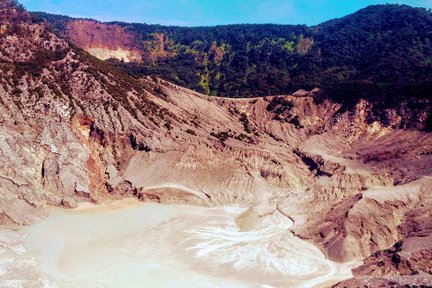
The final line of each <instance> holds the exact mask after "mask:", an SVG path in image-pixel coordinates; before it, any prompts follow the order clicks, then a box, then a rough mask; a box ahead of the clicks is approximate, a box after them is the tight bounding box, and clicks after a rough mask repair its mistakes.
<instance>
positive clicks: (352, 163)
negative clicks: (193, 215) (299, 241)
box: [0, 1, 432, 285]
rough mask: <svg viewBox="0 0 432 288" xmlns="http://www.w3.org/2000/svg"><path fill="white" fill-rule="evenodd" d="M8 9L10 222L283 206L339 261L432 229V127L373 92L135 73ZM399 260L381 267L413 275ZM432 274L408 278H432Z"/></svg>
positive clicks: (3, 202)
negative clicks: (218, 84) (271, 90)
mask: <svg viewBox="0 0 432 288" xmlns="http://www.w3.org/2000/svg"><path fill="white" fill-rule="evenodd" d="M0 9H1V14H0V22H1V23H0V24H1V25H0V26H1V27H2V29H1V30H2V31H1V35H0V67H1V69H0V71H1V74H0V83H1V85H0V112H1V113H0V115H1V118H0V123H1V125H0V160H1V161H0V173H1V174H0V225H1V226H2V227H15V226H17V225H26V224H31V223H33V222H35V221H37V219H38V218H39V217H43V215H44V213H45V212H44V211H46V208H47V206H63V207H74V206H75V205H76V203H77V202H103V201H107V200H109V199H118V198H120V197H124V196H134V197H136V198H138V199H141V200H143V201H157V202H186V203H190V204H199V205H226V204H238V205H245V206H250V207H253V208H252V209H251V210H250V211H251V212H250V214H252V216H251V217H252V219H257V220H256V222H258V223H255V222H254V221H252V224H257V225H258V224H259V222H260V221H264V220H265V219H267V218H268V217H270V218H271V215H273V214H274V213H281V214H283V215H285V216H286V217H290V219H292V220H294V222H295V224H294V226H293V228H292V232H293V233H295V234H296V235H298V236H299V237H302V238H304V239H307V240H308V241H311V242H312V243H315V244H316V245H317V246H318V247H320V248H321V249H322V251H323V252H324V253H325V254H326V255H327V257H329V258H330V259H334V260H337V261H340V262H345V261H350V260H355V259H362V258H364V257H366V258H367V261H368V263H372V264H370V265H371V266H373V261H374V260H375V258H373V254H374V253H376V252H378V251H382V250H385V249H388V248H389V247H391V246H393V245H394V244H395V243H396V242H398V241H400V240H403V241H405V240H404V239H405V238H410V237H420V236H421V237H424V236H428V235H430V231H431V230H430V221H429V220H428V219H430V217H431V215H430V211H432V209H431V208H432V207H431V202H430V201H429V200H430V199H431V193H432V191H431V190H430V187H431V184H432V183H431V176H432V164H431V163H432V153H431V151H432V138H431V137H430V134H428V133H425V132H421V131H406V130H401V129H399V128H397V127H398V126H399V125H398V123H400V121H401V119H400V117H398V115H397V113H396V112H395V111H394V110H388V111H386V113H388V115H389V120H390V121H391V122H392V123H393V125H390V126H389V127H386V126H385V125H382V124H381V123H380V122H378V121H374V122H372V123H370V122H369V121H368V115H370V111H371V109H372V108H373V107H374V106H373V105H371V103H370V102H369V101H367V100H362V101H360V102H359V103H358V104H357V105H355V106H354V108H353V109H352V110H349V111H341V110H340V107H341V105H340V103H337V102H333V101H331V100H329V99H322V94H320V91H319V89H314V90H311V91H305V90H299V91H297V92H296V93H293V94H292V95H282V96H271V97H260V98H243V99H228V98H218V97H210V96H207V95H203V94H200V93H197V92H194V91H192V90H189V89H186V88H182V87H179V86H176V85H174V84H172V83H170V82H167V81H165V80H162V79H159V78H156V77H143V78H134V77H132V76H130V75H129V74H126V73H124V72H123V71H121V70H119V69H117V68H115V67H113V66H111V65H110V64H109V63H106V62H103V61H100V60H98V59H96V58H94V57H92V56H90V55H89V54H87V53H86V52H84V51H82V50H80V49H78V48H77V47H74V46H73V45H72V44H70V43H68V42H67V41H65V40H63V39H61V38H59V37H58V36H56V35H55V34H54V33H52V32H50V31H49V29H47V27H46V26H45V24H44V23H40V22H38V21H35V19H33V18H32V17H31V16H30V15H29V14H28V13H27V12H25V11H23V9H22V8H20V7H19V6H16V3H14V1H2V2H0ZM390 116H391V117H390ZM255 208H257V209H255ZM260 211H261V212H260ZM262 211H264V212H262ZM254 213H255V214H256V215H255V214H254ZM253 226H254V225H251V227H249V229H253ZM2 241H3V240H2ZM410 241H412V240H410ZM2 245H3V244H2ZM408 248H409V246H408ZM402 249H404V246H402ZM12 252H13V251H12ZM12 252H11V253H12ZM408 252H409V251H408ZM422 257H423V256H421V253H419V254H416V253H413V255H412V257H411V260H410V261H411V262H413V261H417V260H419V262H421V261H420V260H422V259H423V258H422ZM396 268H397V269H395V270H391V269H389V270H384V272H383V273H382V274H383V275H384V276H382V277H385V276H386V275H387V274H388V273H387V272H388V271H390V272H391V273H395V274H398V273H399V274H401V275H402V274H403V276H404V277H405V276H406V275H405V273H406V271H405V270H402V269H399V268H398V267H396ZM413 269H414V271H416V272H418V273H423V272H422V271H427V269H426V268H424V267H422V266H421V265H419V266H416V267H414V268H413ZM359 271H360V272H359V275H360V273H366V274H368V275H372V276H376V275H378V274H379V272H374V273H368V270H367V269H361V270H359ZM365 271H366V272H365ZM11 273H14V272H13V271H12V272H11ZM375 273H376V274H375ZM8 275H9V274H7V273H6V274H2V275H0V280H1V279H5V277H8ZM426 276H427V277H426ZM426 276H424V275H422V277H424V278H425V280H422V279H423V278H421V279H420V278H419V277H417V276H416V275H412V276H406V277H408V281H412V283H414V281H423V282H422V283H429V285H430V283H431V281H432V280H431V279H430V278H431V277H430V275H426ZM2 277H3V278H2ZM380 277H381V276H380ZM404 279H405V278H404ZM404 281H406V279H405V280H404Z"/></svg>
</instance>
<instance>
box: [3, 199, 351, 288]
mask: <svg viewBox="0 0 432 288" xmlns="http://www.w3.org/2000/svg"><path fill="white" fill-rule="evenodd" d="M244 210H245V209H244V208H240V207H218V208H203V207H195V206H186V205H160V204H154V203H140V202H137V201H135V200H130V199H126V200H123V201H120V202H113V203H110V204H103V205H99V206H93V205H90V204H86V205H84V206H80V207H79V208H76V209H73V210H61V209H54V210H52V211H51V213H50V216H49V217H48V218H47V219H46V220H44V221H42V222H40V223H38V224H35V225H33V226H31V227H28V228H25V229H24V230H22V231H20V235H21V239H24V240H23V245H22V246H20V245H18V246H19V247H21V248H20V249H17V248H14V249H15V250H16V251H17V253H15V254H14V255H15V256H13V255H12V254H13V253H12V254H11V253H9V259H10V261H9V262H7V263H2V264H0V265H1V268H2V270H3V274H2V275H0V283H4V284H5V285H6V286H5V287H8V286H7V285H8V283H9V284H11V285H12V284H14V283H15V284H16V283H18V282H17V281H21V282H20V283H22V284H25V285H23V287H32V284H33V285H34V286H35V287H36V286H37V285H41V283H43V284H44V285H45V287H64V288H68V287H143V285H144V286H145V287H152V286H153V287H156V286H157V287H192V286H193V287H321V286H328V285H331V284H335V283H337V282H339V281H341V280H343V279H347V278H350V277H351V276H352V275H351V268H352V267H353V265H354V263H346V264H338V263H335V262H332V261H330V260H327V259H325V257H324V255H323V254H322V252H321V251H320V250H319V249H318V248H316V247H315V246H314V245H312V244H310V243H308V242H306V241H303V240H301V239H300V238H298V237H296V236H294V235H293V234H292V233H291V232H290V231H289V228H290V226H291V225H292V221H291V220H290V219H288V218H286V217H284V216H283V215H282V214H273V215H269V216H268V217H266V218H265V219H263V221H261V222H260V223H258V225H256V227H254V229H252V230H251V229H248V230H247V231H243V230H240V229H239V227H238V226H237V225H236V221H235V219H236V217H237V216H238V215H239V214H240V213H242V212H243V211H244ZM9 239H10V238H9ZM4 243H6V241H4ZM2 252H3V254H4V253H5V251H4V250H2ZM4 255H5V254H4ZM23 261H24V262H25V263H27V264H26V265H21V266H20V269H21V270H22V271H21V273H15V274H13V273H12V272H11V268H12V267H13V266H14V265H15V266H17V265H20V264H19V263H22V262H23ZM15 268H16V267H15ZM30 270H31V272H30ZM15 271H18V270H16V269H15ZM22 272H25V273H22ZM35 275H37V277H35ZM26 276H27V277H28V279H32V280H27V282H26V279H20V277H21V278H25V277H26ZM2 278H3V279H2ZM38 278H39V282H38V283H36V282H35V279H38ZM2 287H3V286H2ZM9 287H14V286H9ZM39 287H40V286H39Z"/></svg>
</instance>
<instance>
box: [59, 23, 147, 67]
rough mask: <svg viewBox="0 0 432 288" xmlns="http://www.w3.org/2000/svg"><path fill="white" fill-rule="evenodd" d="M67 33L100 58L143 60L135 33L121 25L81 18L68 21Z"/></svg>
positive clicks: (80, 45)
mask: <svg viewBox="0 0 432 288" xmlns="http://www.w3.org/2000/svg"><path fill="white" fill-rule="evenodd" d="M65 33H66V34H67V36H68V37H69V38H70V40H71V41H73V43H74V44H75V45H77V46H78V47H81V48H82V49H84V50H85V51H87V52H89V53H90V54H92V55H94V56H96V57H97V58H99V59H102V60H107V59H117V60H120V61H124V62H136V63H140V62H141V60H142V52H141V50H140V49H139V48H138V43H136V41H135V39H134V35H133V34H131V33H129V32H127V31H125V29H124V28H122V27H121V26H118V25H115V24H111V25H108V24H103V23H99V22H96V21H91V20H79V21H73V22H70V23H68V24H67V30H66V31H65Z"/></svg>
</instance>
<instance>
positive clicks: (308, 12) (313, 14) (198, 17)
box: [20, 0, 432, 26]
mask: <svg viewBox="0 0 432 288" xmlns="http://www.w3.org/2000/svg"><path fill="white" fill-rule="evenodd" d="M20 2H21V3H22V4H23V5H24V6H25V7H26V8H27V9H28V10H30V11H44V12H49V13H55V14H63V15H69V16H73V17H84V18H93V19H97V20H100V21H125V22H140V23H151V24H163V25H180V26H208V25H218V24H234V23H278V24H308V25H315V24H319V23H321V22H323V21H326V20H329V19H332V18H337V17H342V16H345V15H347V14H350V13H353V12H355V11H357V10H359V9H361V8H363V7H366V6H368V5H373V4H385V3H398V4H408V5H411V6H416V7H425V8H432V0H405V1H404V0H394V1H392V0H384V1H381V0H20Z"/></svg>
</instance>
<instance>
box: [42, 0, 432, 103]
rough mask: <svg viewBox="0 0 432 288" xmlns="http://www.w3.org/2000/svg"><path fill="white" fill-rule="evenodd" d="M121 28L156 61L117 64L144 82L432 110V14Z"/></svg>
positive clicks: (399, 11)
mask: <svg viewBox="0 0 432 288" xmlns="http://www.w3.org/2000/svg"><path fill="white" fill-rule="evenodd" d="M34 15H35V16H36V17H38V18H41V19H45V20H47V21H48V22H50V23H51V24H52V27H53V29H55V30H57V31H64V30H65V29H66V24H67V22H68V21H71V20H72V18H68V17H65V16H57V15H50V14H45V13H36V14H34ZM114 23H115V24H119V25H121V26H123V27H124V28H125V29H126V30H127V31H130V32H133V33H134V34H135V35H137V37H138V39H137V41H138V42H139V43H144V44H143V45H142V47H140V49H142V50H143V51H144V55H148V57H144V62H143V63H140V64H137V63H123V62H120V61H114V60H109V61H112V63H113V64H114V65H116V66H117V67H120V68H121V69H124V70H125V71H127V72H128V73H130V74H131V75H133V76H136V77H138V76H142V75H155V76H159V77H161V78H164V79H166V80H169V81H172V82H174V83H176V84H178V85H181V86H185V87H189V88H192V89H194V90H196V91H199V92H202V93H205V94H209V95H217V96H225V97H252V96H266V95H276V94H286V93H291V92H293V91H295V90H297V89H300V88H303V89H309V88H313V87H319V88H321V90H322V91H323V97H327V98H332V99H333V100H335V101H338V102H341V103H343V104H344V107H345V108H350V107H351V106H352V105H354V104H355V103H357V102H358V100H359V99H360V98H367V99H370V100H371V101H373V102H375V103H376V104H377V105H376V106H375V107H377V108H376V109H381V108H386V107H394V106H397V105H398V104H399V103H400V101H401V99H403V101H407V102H410V101H412V102H413V104H412V105H414V106H419V105H420V106H421V105H424V107H425V109H429V108H430V100H431V95H432V87H431V86H432V84H431V83H432V13H431V11H430V10H426V9H423V8H412V7H410V6H406V5H389V4H388V5H375V6H369V7H367V8H364V9H362V10H360V11H358V12H356V13H354V14H351V15H348V16H346V17H344V18H340V19H335V20H331V21H328V22H325V23H322V24H320V25H317V26H314V27H308V26H305V25H274V24H264V25H263V24H260V25H258V24H243V25H224V26H214V27H174V26H160V25H148V24H128V23H121V22H114ZM161 34H163V36H164V38H163V39H164V40H163V52H164V54H163V56H162V57H160V55H159V56H158V57H156V56H155V57H152V55H153V54H152V53H153V52H154V51H155V49H157V43H156V42H155V40H154V39H155V37H156V36H158V35H161ZM418 99H424V100H422V101H423V102H422V101H418ZM424 101H426V102H424ZM419 103H420V104H419ZM425 103H426V104H425ZM408 106H409V105H408ZM428 107H429V108H428ZM419 108H420V109H422V108H421V107H413V110H416V109H419ZM417 111H418V110H417ZM426 112H430V111H426Z"/></svg>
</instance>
